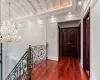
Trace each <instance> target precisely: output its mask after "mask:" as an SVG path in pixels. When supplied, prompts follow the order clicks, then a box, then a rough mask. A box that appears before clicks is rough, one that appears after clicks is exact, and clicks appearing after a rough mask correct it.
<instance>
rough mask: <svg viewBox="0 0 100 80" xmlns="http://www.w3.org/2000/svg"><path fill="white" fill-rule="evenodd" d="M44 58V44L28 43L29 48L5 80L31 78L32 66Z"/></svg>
mask: <svg viewBox="0 0 100 80" xmlns="http://www.w3.org/2000/svg"><path fill="white" fill-rule="evenodd" d="M46 59H47V52H46V45H37V46H31V45H29V48H28V49H27V51H26V52H25V54H24V55H23V57H22V58H21V59H20V60H19V62H18V63H17V64H16V66H15V67H14V68H13V70H12V71H11V72H10V74H9V75H8V76H7V78H6V79H5V80H31V74H32V70H33V68H34V67H35V66H36V65H37V64H39V63H40V62H41V61H43V60H46ZM33 75H34V74H33Z"/></svg>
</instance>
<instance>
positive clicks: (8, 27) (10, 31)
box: [0, 2, 21, 43]
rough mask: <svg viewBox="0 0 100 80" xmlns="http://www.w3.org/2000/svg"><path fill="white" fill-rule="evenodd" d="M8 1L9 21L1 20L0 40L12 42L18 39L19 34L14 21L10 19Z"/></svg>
mask: <svg viewBox="0 0 100 80" xmlns="http://www.w3.org/2000/svg"><path fill="white" fill-rule="evenodd" d="M10 16H11V14H10V2H9V21H7V22H3V24H2V26H1V30H0V42H1V43H5V42H13V41H19V40H20V39H21V36H20V35H19V32H18V29H17V28H16V26H15V25H14V23H13V22H12V21H11V20H10Z"/></svg>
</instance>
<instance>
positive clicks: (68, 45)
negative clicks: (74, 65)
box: [60, 27, 79, 57]
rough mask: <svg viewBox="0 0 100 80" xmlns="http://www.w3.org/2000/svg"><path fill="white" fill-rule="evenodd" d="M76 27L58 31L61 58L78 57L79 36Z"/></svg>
mask: <svg viewBox="0 0 100 80" xmlns="http://www.w3.org/2000/svg"><path fill="white" fill-rule="evenodd" d="M78 31H79V29H78V27H77V28H76V27H75V28H66V29H65V28H64V29H60V45H62V46H60V48H61V50H62V51H60V52H62V56H75V57H77V56H78V47H79V46H78V44H77V43H78V42H79V40H78V39H79V38H78V37H79V36H78V33H79V32H78Z"/></svg>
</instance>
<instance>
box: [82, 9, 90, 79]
mask: <svg viewBox="0 0 100 80" xmlns="http://www.w3.org/2000/svg"><path fill="white" fill-rule="evenodd" d="M87 17H89V18H90V9H89V10H88V11H87V13H86V14H85V16H84V18H83V69H84V52H85V49H84V47H85V45H84V41H85V38H84V35H85V32H86V31H85V27H86V26H85V24H84V21H85V19H86V18H87ZM90 19H91V18H90ZM89 25H90V21H89ZM90 28H91V27H90V26H89V80H90Z"/></svg>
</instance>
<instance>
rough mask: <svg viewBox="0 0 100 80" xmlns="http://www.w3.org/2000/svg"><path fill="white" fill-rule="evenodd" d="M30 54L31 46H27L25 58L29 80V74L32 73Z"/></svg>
mask: <svg viewBox="0 0 100 80" xmlns="http://www.w3.org/2000/svg"><path fill="white" fill-rule="evenodd" d="M31 55H32V53H31V45H29V49H28V57H27V71H28V77H29V80H31V72H32V56H31Z"/></svg>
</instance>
